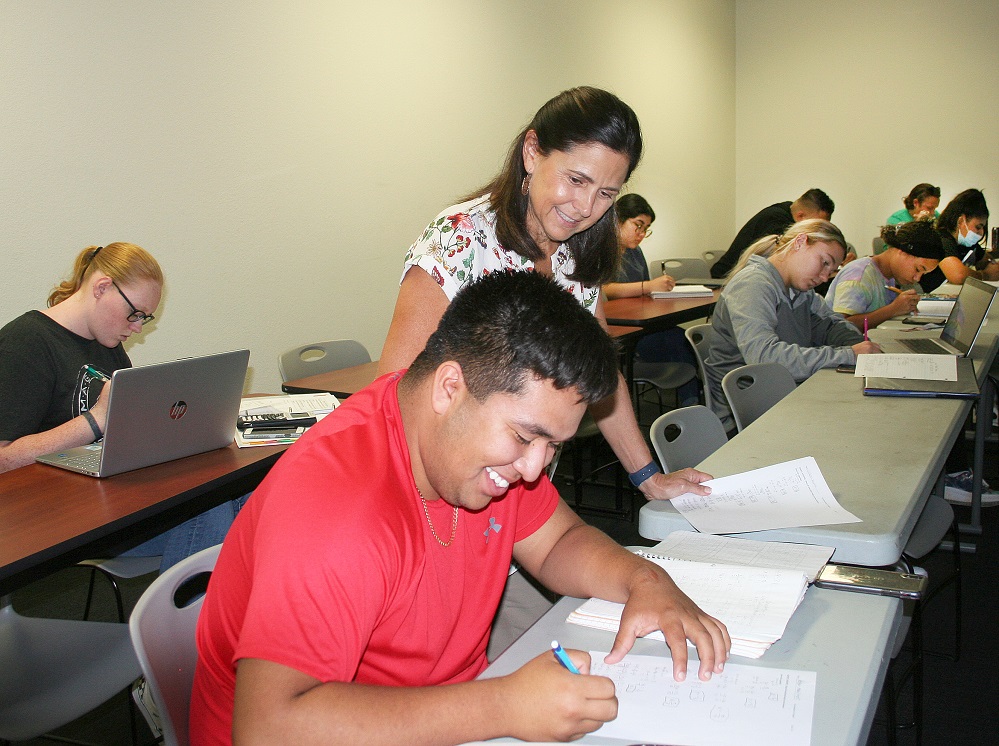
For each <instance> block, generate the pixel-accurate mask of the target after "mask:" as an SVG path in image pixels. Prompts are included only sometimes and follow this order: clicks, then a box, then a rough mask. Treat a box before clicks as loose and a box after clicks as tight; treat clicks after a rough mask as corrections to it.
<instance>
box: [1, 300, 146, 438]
mask: <svg viewBox="0 0 999 746" xmlns="http://www.w3.org/2000/svg"><path fill="white" fill-rule="evenodd" d="M131 365H132V363H131V362H130V361H129V359H128V355H127V354H126V353H125V350H124V348H123V347H122V346H121V345H120V344H119V345H118V346H117V347H113V348H110V349H109V348H107V347H105V346H104V345H102V344H101V343H100V342H98V341H97V340H96V339H84V338H83V337H81V336H79V335H78V334H74V333H73V332H71V331H70V330H69V329H66V328H65V327H63V326H60V325H59V324H57V323H56V322H55V321H53V320H52V319H50V318H49V317H48V316H46V315H45V314H43V313H41V312H40V311H28V312H27V313H26V314H24V315H22V316H19V317H17V318H16V319H14V320H13V321H11V322H10V323H9V324H7V325H6V326H5V327H3V328H2V329H0V412H2V413H3V416H2V417H0V441H13V440H17V439H18V438H21V437H24V436H25V435H32V434H34V433H42V432H45V431H46V430H51V429H52V428H54V427H57V426H59V425H61V424H63V423H64V422H68V421H69V420H71V419H73V418H74V417H78V416H79V415H80V413H81V412H85V411H87V410H88V409H90V406H91V404H92V403H93V402H95V401H97V397H98V396H99V395H100V392H101V389H102V387H103V382H102V381H101V380H100V379H99V378H97V377H95V376H93V375H91V374H90V373H89V372H88V371H87V366H90V367H92V368H95V369H96V370H98V371H100V372H101V373H103V374H105V375H107V376H110V375H111V374H112V373H113V372H114V371H116V370H118V369H119V368H128V367H131Z"/></svg>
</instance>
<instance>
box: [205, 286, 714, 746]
mask: <svg viewBox="0 0 999 746" xmlns="http://www.w3.org/2000/svg"><path fill="white" fill-rule="evenodd" d="M617 378H618V373H617V354H616V351H615V348H614V345H613V343H612V342H611V340H610V338H609V337H608V336H607V335H606V334H605V333H604V331H603V329H602V328H601V326H600V324H599V322H598V321H597V320H596V319H595V318H594V317H593V316H592V314H590V313H588V312H587V311H585V310H584V309H583V308H582V307H581V306H580V305H579V304H578V303H577V302H576V301H575V300H573V298H572V297H571V296H570V295H569V294H568V293H566V292H565V291H564V290H563V289H561V288H560V287H559V286H557V285H556V284H555V283H554V282H552V281H551V280H550V279H548V278H545V277H543V276H541V274H540V273H536V272H509V273H508V272H505V271H499V272H495V273H492V274H490V275H489V276H488V277H484V278H482V279H480V280H478V281H476V282H473V283H471V284H470V285H467V286H466V287H465V288H464V289H462V290H461V291H459V292H458V293H457V294H456V295H455V298H454V301H453V302H452V303H451V305H450V306H449V307H448V309H447V311H446V312H445V313H444V315H443V318H442V319H441V322H440V326H439V328H438V329H437V331H436V332H435V333H434V334H433V335H432V336H431V337H430V339H429V340H428V341H427V344H426V349H425V350H424V351H423V352H421V353H420V354H419V355H418V356H417V357H416V359H415V360H414V361H413V364H412V366H411V367H410V368H409V370H408V371H402V372H396V373H391V374H388V375H385V376H382V377H381V378H379V379H377V380H376V381H375V382H374V383H372V384H371V385H370V386H368V387H367V388H365V389H363V390H362V391H360V392H358V393H357V394H354V395H353V396H351V397H350V398H349V399H348V400H347V401H346V402H345V403H344V404H343V405H342V406H340V407H339V408H338V409H337V410H336V411H335V412H333V414H331V415H330V416H328V417H327V418H325V419H324V420H323V421H322V422H320V423H319V424H318V425H316V426H315V427H313V428H311V429H310V430H309V432H308V433H306V435H304V436H303V437H302V439H301V440H299V441H298V442H297V443H296V444H295V445H293V446H292V447H291V448H290V449H289V450H288V451H287V452H286V453H285V454H284V456H282V457H281V460H280V461H278V463H277V464H276V465H275V466H274V468H273V469H272V470H271V472H270V473H269V474H268V475H267V477H266V478H265V479H264V481H263V482H262V483H261V485H260V486H259V487H258V488H257V490H256V491H255V492H254V493H253V497H251V498H250V500H249V502H248V503H247V505H246V507H245V508H244V509H243V510H242V511H241V512H240V514H239V516H238V517H237V518H236V522H235V523H234V524H233V528H232V531H230V532H229V535H228V536H227V537H226V540H225V543H224V544H223V545H222V552H221V554H220V556H219V559H218V563H217V565H216V567H215V572H214V574H213V575H212V579H211V582H210V584H209V586H208V593H207V596H206V597H205V602H204V607H203V608H202V611H201V616H200V618H199V620H198V632H197V639H198V665H197V671H196V673H195V678H194V690H193V694H192V698H191V722H190V732H191V742H192V744H194V746H198V745H199V744H227V743H229V742H230V741H234V742H237V743H240V744H256V743H259V744H274V743H303V742H309V743H342V744H358V743H364V744H403V743H404V744H411V745H412V746H420V745H421V744H435V745H436V746H444V745H446V744H460V743H465V742H468V741H478V740H486V739H489V738H493V737H499V736H514V737H517V738H520V739H523V740H526V741H552V740H559V741H567V740H572V739H575V738H578V737H580V736H582V735H584V734H585V733H589V732H591V731H593V730H596V729H597V728H598V727H600V725H601V724H602V723H604V722H606V721H608V720H613V719H614V718H615V717H616V716H617V700H616V698H615V692H614V684H613V682H611V681H610V680H609V679H606V678H603V677H600V676H588V675H586V676H578V675H574V674H572V673H569V672H568V671H567V670H566V669H564V668H563V667H562V666H561V665H560V664H559V663H558V662H557V661H556V660H555V658H554V656H553V655H552V652H551V650H547V651H546V652H541V651H539V653H540V654H539V655H538V656H537V657H536V658H534V659H533V660H531V661H529V662H528V663H527V664H526V665H524V666H523V667H522V668H520V669H518V670H517V671H514V672H513V673H511V674H508V675H506V676H498V677H496V678H491V679H482V680H476V677H477V676H478V675H479V674H480V673H481V672H482V671H483V669H484V668H485V666H486V647H487V645H488V642H489V630H490V625H491V623H492V619H493V615H494V614H495V612H496V608H497V606H498V604H499V600H500V595H501V594H502V592H503V589H504V586H505V584H506V579H507V571H508V568H509V566H510V562H511V559H516V560H517V561H518V562H519V563H521V564H522V565H523V567H524V568H525V569H527V570H528V571H529V572H530V573H531V574H532V575H534V576H535V577H537V578H538V579H539V580H541V581H542V582H543V583H544V584H545V585H546V586H548V587H549V588H551V589H552V590H554V591H556V592H558V593H561V594H568V595H573V596H597V597H600V598H605V599H608V600H614V601H618V602H621V603H624V604H625V609H624V614H623V616H622V622H621V628H620V631H619V632H618V634H617V637H616V638H615V640H614V644H613V647H612V649H611V652H610V654H609V655H608V656H607V661H608V662H609V663H613V662H616V661H618V660H620V659H621V657H622V656H623V655H624V654H625V653H626V652H627V651H628V650H630V649H631V647H632V645H633V644H634V641H635V638H636V636H638V635H641V634H646V633H648V632H650V631H652V630H654V629H661V630H662V631H663V633H664V634H665V636H666V639H667V641H668V644H669V646H670V650H671V652H672V655H673V660H674V670H675V671H676V672H679V673H677V677H678V679H682V678H683V677H684V675H685V673H686V669H687V646H686V640H688V639H689V640H691V642H692V643H694V644H695V646H696V648H697V655H698V658H699V659H700V663H699V664H698V671H699V675H700V678H701V679H708V678H710V676H711V675H712V673H717V672H720V671H721V670H722V667H723V664H724V662H725V659H726V657H727V655H728V650H729V648H730V640H729V637H728V633H727V632H726V630H725V627H724V626H723V625H722V624H721V623H720V622H718V621H717V620H715V619H713V618H712V617H710V616H708V615H706V614H704V613H703V612H702V611H701V610H700V609H698V608H697V606H695V605H694V604H693V603H692V602H691V601H690V599H689V598H687V597H686V596H685V595H684V594H683V593H682V592H680V591H679V589H677V587H676V586H675V585H674V584H673V582H672V580H670V578H669V576H668V575H667V574H666V573H665V572H663V571H662V570H661V569H659V568H658V567H657V566H655V565H652V564H651V563H649V562H647V561H645V560H643V559H641V558H639V557H637V556H636V555H634V554H632V553H631V552H628V551H627V550H626V549H625V548H623V547H621V546H619V545H618V544H617V543H615V542H614V541H613V540H612V539H610V538H609V537H607V536H606V535H604V534H603V533H601V532H600V531H598V530H597V529H595V528H593V527H592V526H588V525H587V524H585V523H583V522H582V521H581V520H580V518H579V517H578V516H577V515H576V514H575V513H574V512H573V511H572V510H571V509H570V508H569V507H568V506H567V505H566V504H565V503H564V502H563V501H562V500H560V499H559V496H558V492H556V490H555V488H554V487H553V486H552V484H551V482H550V481H549V480H548V478H547V476H545V474H544V470H545V467H546V465H547V464H548V463H549V461H550V460H551V458H552V455H553V454H554V452H555V448H556V447H557V445H558V444H559V443H560V442H563V441H565V440H567V439H569V438H571V437H572V436H573V434H574V433H575V432H576V428H577V427H578V425H579V421H580V419H581V418H582V416H583V413H584V411H585V410H586V407H587V404H589V403H592V402H595V401H599V400H600V399H602V398H604V397H606V396H607V395H608V394H609V393H610V392H612V391H613V390H614V388H615V387H616V385H617ZM373 464H377V465H378V468H377V469H373V468H372V465H373ZM569 654H570V656H571V657H572V660H573V662H574V663H575V664H576V665H577V666H578V667H579V668H580V670H582V671H583V672H584V673H586V672H588V670H589V665H590V659H589V656H588V655H587V653H585V652H583V651H577V650H573V651H569Z"/></svg>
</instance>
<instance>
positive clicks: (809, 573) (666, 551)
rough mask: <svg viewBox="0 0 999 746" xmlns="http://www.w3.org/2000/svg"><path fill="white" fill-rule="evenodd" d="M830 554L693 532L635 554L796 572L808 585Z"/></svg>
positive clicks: (825, 549) (826, 550)
mask: <svg viewBox="0 0 999 746" xmlns="http://www.w3.org/2000/svg"><path fill="white" fill-rule="evenodd" d="M832 553H833V547H823V546H818V545H813V544H791V543H788V542H781V541H754V540H752V539H737V538H735V537H733V536H715V535H713V534H701V533H698V532H696V531H674V532H673V533H671V534H670V535H669V536H667V537H666V538H665V539H663V540H662V541H661V542H659V543H658V544H656V545H655V546H654V547H651V548H649V549H645V550H642V551H640V552H638V554H639V555H642V556H646V555H648V554H652V555H659V556H665V557H673V558H675V559H679V560H688V561H691V562H712V563H720V564H725V565H743V566H746V567H773V568H780V569H784V570H799V571H800V572H803V573H805V577H807V578H808V582H809V583H813V582H815V576H816V575H818V574H819V571H820V570H822V568H823V567H824V566H825V564H826V562H828V561H829V558H830V557H832Z"/></svg>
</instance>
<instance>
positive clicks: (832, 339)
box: [704, 219, 881, 430]
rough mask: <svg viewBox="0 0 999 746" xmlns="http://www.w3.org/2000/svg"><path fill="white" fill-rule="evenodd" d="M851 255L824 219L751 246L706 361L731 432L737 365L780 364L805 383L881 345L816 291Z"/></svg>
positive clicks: (721, 303) (724, 299)
mask: <svg viewBox="0 0 999 746" xmlns="http://www.w3.org/2000/svg"><path fill="white" fill-rule="evenodd" d="M845 254H846V239H844V238H843V234H842V232H840V230H839V228H837V227H836V226H835V225H833V224H832V223H830V222H828V221H826V220H818V219H814V220H802V221H801V222H800V223H795V224H794V225H792V226H791V227H790V228H788V229H787V230H786V231H785V232H784V233H783V235H780V236H766V237H765V238H761V239H760V240H759V241H757V242H756V243H754V244H752V245H750V247H749V248H748V249H746V252H745V253H744V254H743V256H742V258H741V259H740V260H739V263H738V264H737V265H736V267H735V268H734V269H733V270H732V274H731V278H732V279H730V280H729V281H728V284H727V285H726V286H725V289H724V290H722V294H721V297H720V298H719V299H718V304H717V305H716V306H715V312H714V315H713V316H712V317H711V329H712V335H711V346H710V347H709V348H708V355H707V358H706V359H705V361H704V371H705V373H706V374H707V379H708V381H707V383H708V385H709V386H710V387H711V405H712V408H713V409H714V410H715V413H716V414H717V415H718V417H719V418H720V419H721V421H722V423H723V424H724V425H725V429H726V430H732V429H733V428H734V427H735V421H734V419H733V418H732V412H731V411H730V410H729V408H728V403H727V401H726V399H725V394H724V393H723V392H722V388H721V381H722V378H723V377H724V376H725V374H726V373H728V372H729V371H730V370H734V369H736V368H738V367H740V366H742V365H746V364H748V363H779V364H780V365H783V366H784V367H785V368H787V369H788V370H789V371H790V372H791V375H792V376H794V379H795V380H796V381H799V382H800V381H804V380H805V379H806V378H808V377H809V376H811V375H812V374H813V373H815V372H816V371H818V370H821V369H822V368H832V367H836V366H837V365H840V364H847V365H854V364H855V363H856V361H857V355H859V354H861V353H867V352H880V351H881V350H880V348H879V347H878V346H877V345H876V344H874V343H873V342H868V341H865V340H864V336H863V334H861V333H860V332H859V331H857V328H856V327H855V326H854V325H853V324H851V323H849V322H848V321H846V320H844V319H843V318H842V317H840V316H838V315H837V314H835V313H833V311H832V309H831V308H829V306H827V305H826V302H825V301H824V300H823V299H822V297H821V296H819V295H817V294H816V293H815V290H814V288H815V287H816V286H817V285H821V284H822V283H823V282H826V281H827V280H828V279H829V277H830V275H832V273H833V272H834V271H835V270H836V268H837V267H839V266H840V264H841V263H842V261H843V257H844V255H845Z"/></svg>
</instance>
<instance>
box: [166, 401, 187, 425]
mask: <svg viewBox="0 0 999 746" xmlns="http://www.w3.org/2000/svg"><path fill="white" fill-rule="evenodd" d="M186 413H187V402H186V401H184V400H183V399H181V400H180V401H176V402H174V403H173V405H172V406H171V407H170V419H171V420H179V419H180V418H181V417H183V416H184V415H185V414H186Z"/></svg>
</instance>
